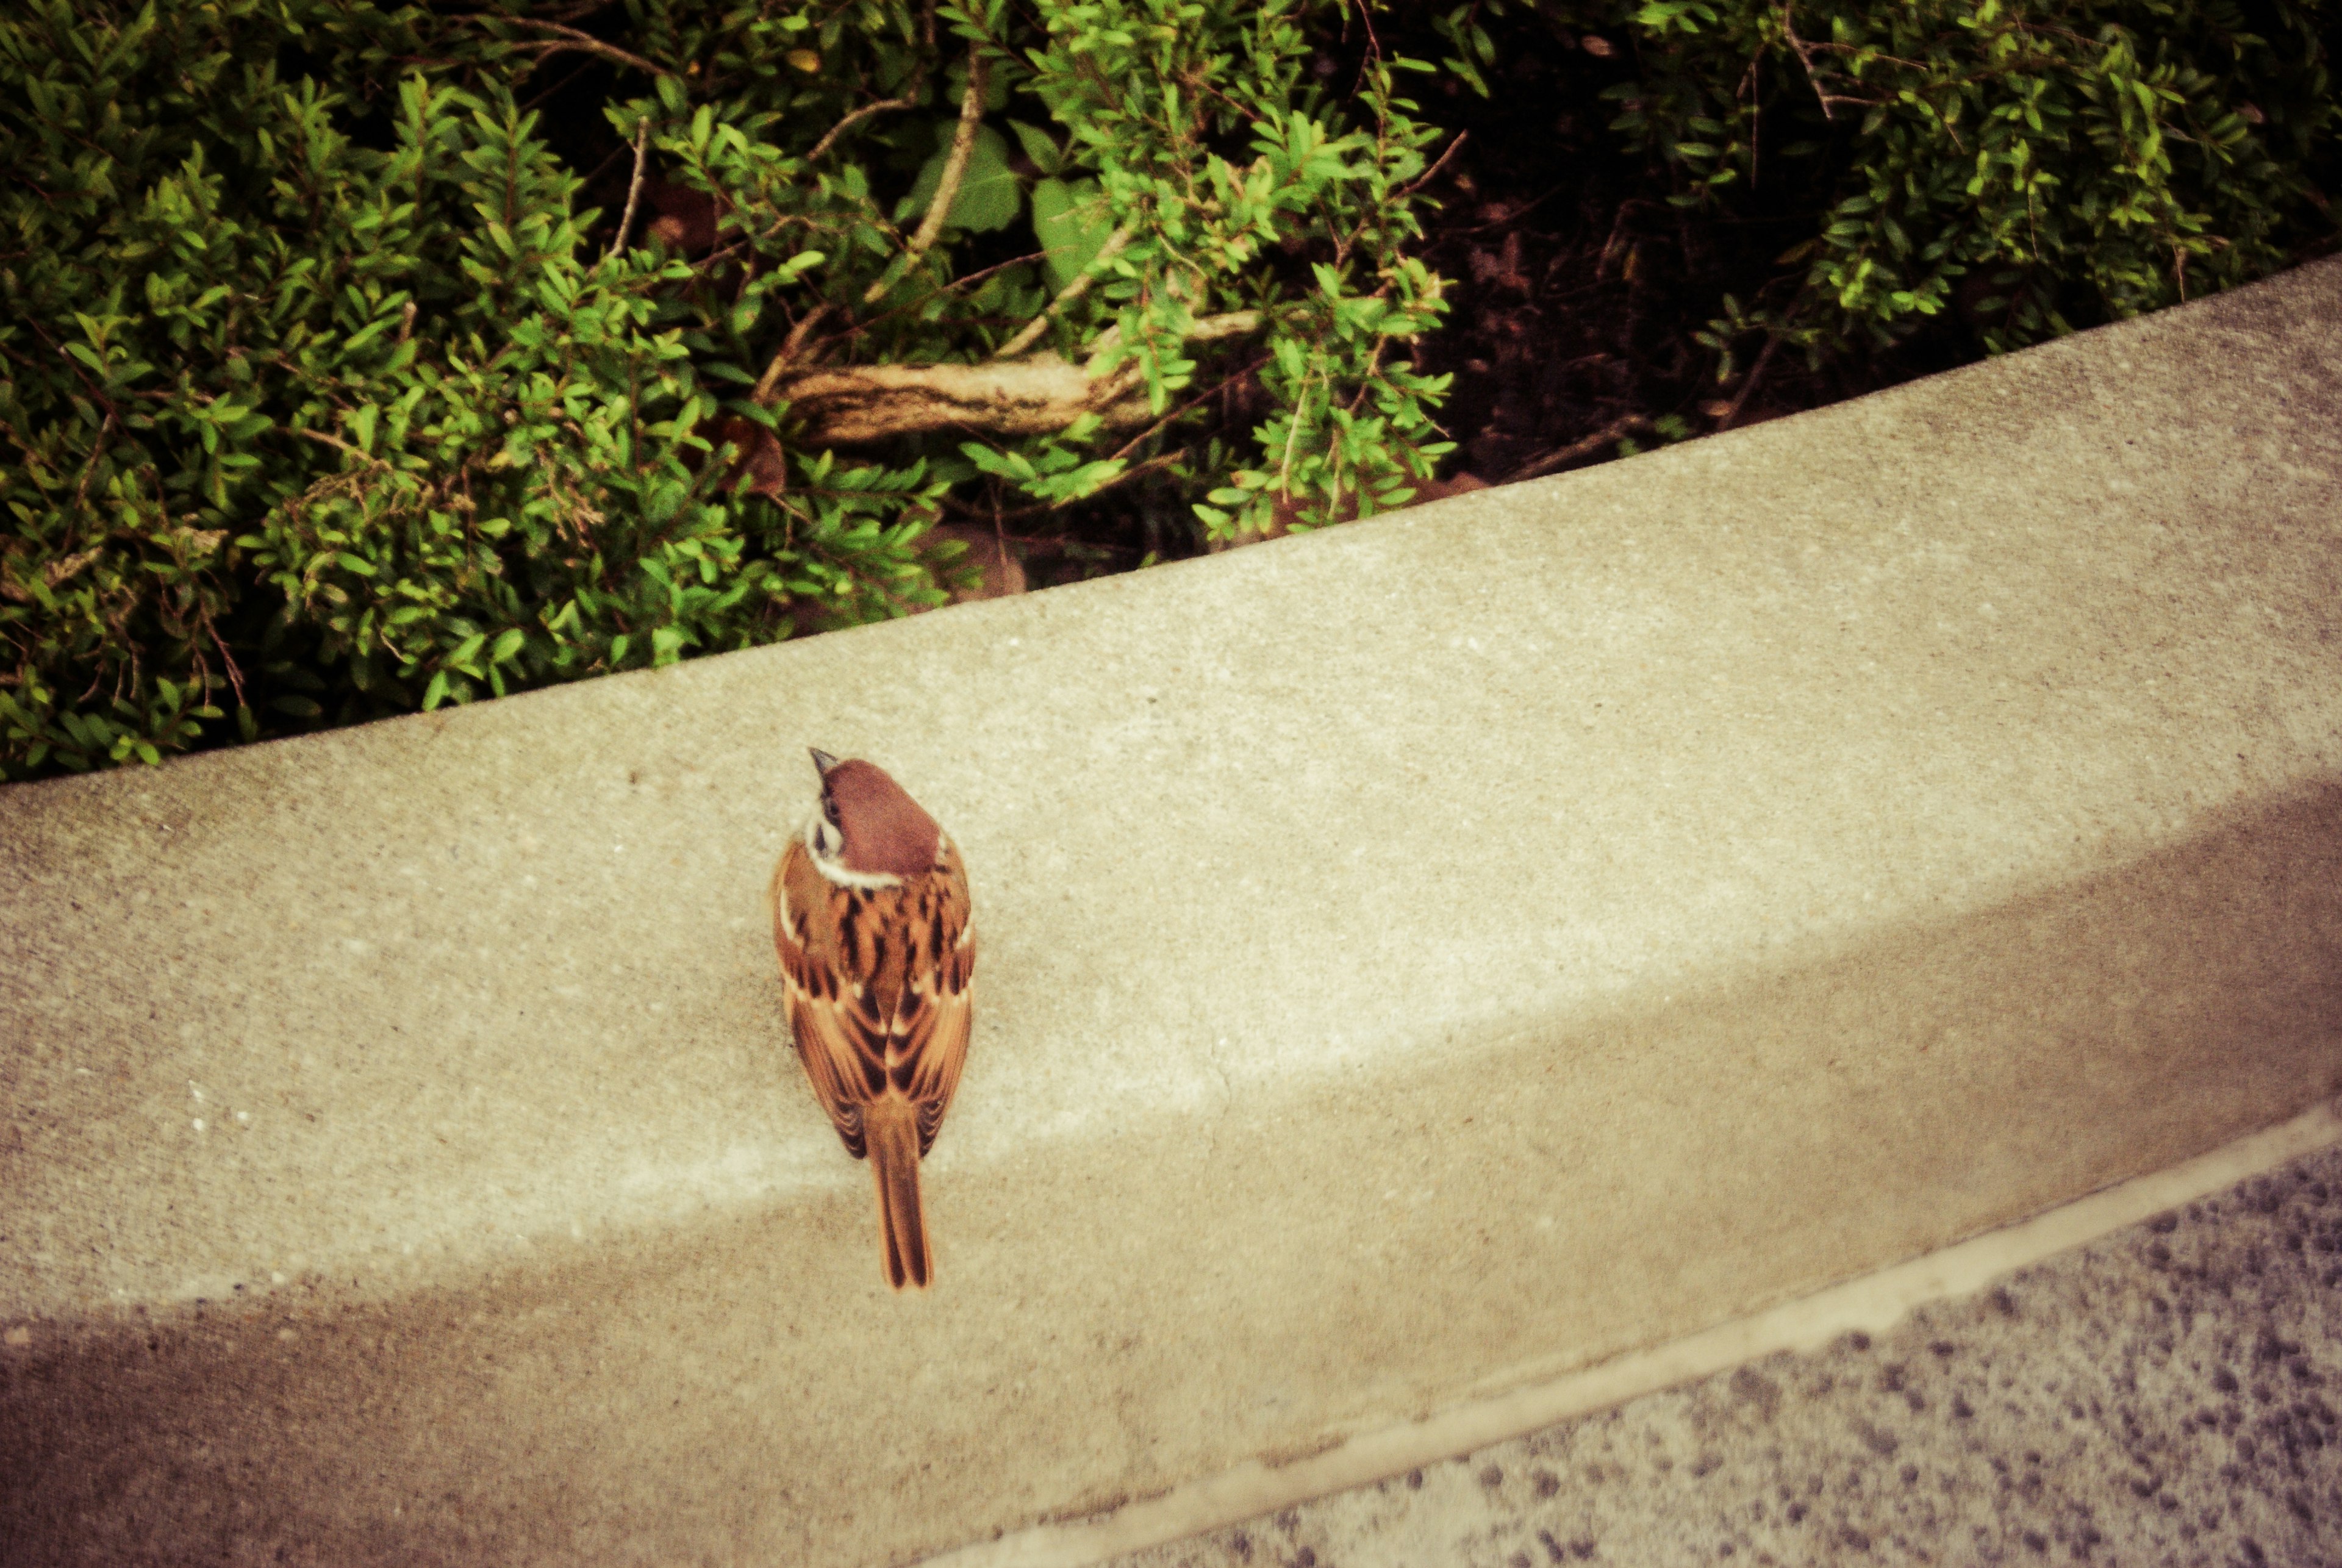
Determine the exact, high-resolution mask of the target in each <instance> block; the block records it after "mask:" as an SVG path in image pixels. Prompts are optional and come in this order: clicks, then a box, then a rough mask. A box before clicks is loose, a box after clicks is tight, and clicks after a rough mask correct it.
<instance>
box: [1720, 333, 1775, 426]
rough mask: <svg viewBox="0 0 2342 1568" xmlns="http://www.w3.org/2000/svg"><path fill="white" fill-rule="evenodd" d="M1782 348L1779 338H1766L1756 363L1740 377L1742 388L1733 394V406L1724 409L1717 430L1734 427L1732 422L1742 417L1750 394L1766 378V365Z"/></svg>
mask: <svg viewBox="0 0 2342 1568" xmlns="http://www.w3.org/2000/svg"><path fill="white" fill-rule="evenodd" d="M1780 348H1781V340H1780V339H1779V338H1777V337H1767V338H1766V340H1765V346H1764V348H1763V349H1762V350H1760V351H1759V352H1758V354H1757V363H1756V364H1754V365H1750V366H1749V367H1748V374H1747V375H1744V376H1742V377H1741V378H1740V390H1739V391H1737V392H1736V393H1734V394H1732V404H1731V406H1730V407H1728V408H1726V410H1725V411H1724V417H1723V418H1721V419H1719V420H1717V421H1716V429H1717V430H1720V431H1721V430H1729V429H1731V428H1732V422H1733V421H1734V420H1736V419H1737V418H1739V417H1740V411H1741V409H1742V408H1743V407H1745V406H1746V404H1747V402H1748V394H1750V393H1753V392H1755V391H1756V390H1757V382H1758V381H1760V380H1762V379H1763V378H1764V375H1765V367H1766V366H1767V365H1771V364H1772V363H1773V355H1776V354H1777V353H1779V352H1780Z"/></svg>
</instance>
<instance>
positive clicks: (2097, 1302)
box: [1115, 1147, 2342, 1568]
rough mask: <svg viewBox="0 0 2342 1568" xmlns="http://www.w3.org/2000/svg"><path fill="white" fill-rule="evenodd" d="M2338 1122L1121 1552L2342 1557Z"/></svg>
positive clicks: (1756, 1559)
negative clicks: (1819, 1321)
mask: <svg viewBox="0 0 2342 1568" xmlns="http://www.w3.org/2000/svg"><path fill="white" fill-rule="evenodd" d="M2337 1403H2342V1147H2328V1148H2327V1149H2325V1150H2323V1151H2321V1152H2319V1153H2317V1154H2311V1155H2307V1156H2305V1157H2302V1158H2299V1159H2297V1160H2293V1161H2290V1162H2288V1163H2287V1164H2285V1165H2284V1166H2282V1167H2280V1168H2279V1169H2277V1170H2276V1171H2273V1172H2270V1173H2268V1174H2265V1175H2260V1176H2257V1177H2255V1178H2253V1179H2251V1180H2249V1181H2246V1182H2243V1183H2238V1184H2237V1185H2235V1186H2233V1187H2231V1188H2228V1189H2227V1190H2226V1191H2225V1192H2222V1193H2219V1194H2218V1195H2217V1196H2215V1197H2211V1198H2208V1199H2207V1200H2205V1201H2202V1202H2197V1203H2187V1204H2185V1205H2184V1206H2182V1207H2179V1208H2177V1209H2174V1210H2173V1211H2171V1212H2169V1213H2164V1214H2161V1215H2158V1216H2157V1217H2155V1218H2153V1219H2151V1220H2148V1221H2147V1222H2145V1223H2140V1224H2137V1225H2134V1226H2131V1227H2129V1228H2127V1229H2126V1230H2124V1231H2122V1232H2120V1233H2117V1234H2115V1235H2113V1236H2110V1237H2107V1239H2106V1240H2104V1241H2101V1242H2098V1243H2093V1244H2091V1245H2088V1246H2085V1247H2082V1248H2079V1249H2077V1250H2075V1251H2072V1252H2069V1253H2063V1254H2061V1255H2059V1256H2057V1257H2056V1258H2054V1259H2051V1260H2049V1261H2047V1262H2043V1263H2037V1264H2035V1265H2033V1266H2031V1267H2029V1268H2027V1269H2025V1270H2023V1271H2021V1272H2019V1273H2016V1274H2014V1275H2012V1276H2010V1277H2008V1278H2007V1279H2005V1280H2002V1281H2001V1282H1999V1283H1997V1284H1996V1285H1995V1286H1994V1287H1993V1288H1992V1289H1991V1290H1989V1291H1988V1292H1987V1293H1982V1294H1978V1295H1976V1296H1972V1297H1969V1298H1967V1299H1966V1300H1962V1301H1957V1302H1942V1303H1932V1304H1929V1305H1926V1306H1923V1307H1921V1308H1920V1309H1919V1310H1918V1311H1917V1312H1916V1313H1913V1314H1912V1316H1911V1317H1910V1318H1909V1319H1908V1320H1907V1321H1906V1322H1904V1323H1900V1324H1898V1325H1897V1326H1896V1327H1895V1328H1894V1329H1893V1330H1891V1331H1890V1332H1887V1333H1882V1334H1877V1335H1874V1334H1871V1333H1864V1332H1859V1331H1857V1332H1853V1333H1847V1334H1845V1335H1843V1336H1841V1337H1840V1338H1838V1339H1837V1342H1836V1343H1833V1344H1831V1345H1830V1346H1829V1347H1828V1348H1827V1350H1824V1351H1820V1352H1817V1353H1809V1354H1797V1353H1789V1352H1782V1353H1777V1354H1775V1355H1771V1356H1767V1357H1765V1358H1763V1359H1761V1360H1754V1361H1751V1362H1749V1363H1746V1364H1745V1365H1742V1366H1740V1367H1737V1368H1736V1369H1735V1370H1732V1371H1730V1372H1719V1373H1716V1374H1714V1375H1712V1376H1709V1377H1707V1378H1705V1379H1703V1380H1701V1381H1699V1382H1697V1383H1693V1384H1691V1385H1689V1386H1686V1387H1684V1388H1680V1389H1675V1390H1671V1391H1669V1392H1666V1393H1653V1394H1650V1395H1647V1396H1646V1397H1644V1398H1641V1399H1636V1400H1633V1401H1631V1402H1629V1403H1626V1404H1623V1405H1621V1406H1619V1407H1618V1408H1616V1409H1613V1410H1609V1411H1606V1412H1604V1413H1600V1414H1596V1415H1588V1416H1586V1417H1583V1418H1581V1419H1578V1420H1576V1421H1571V1422H1568V1423H1562V1424H1557V1425H1555V1426H1552V1427H1549V1428H1547V1429H1546V1430H1544V1431H1541V1432H1537V1433H1533V1434H1531V1435H1528V1436H1526V1437H1522V1438H1519V1439H1516V1440H1515V1441H1512V1442H1509V1443H1497V1444H1495V1445H1492V1446H1490V1447H1487V1448H1484V1449H1481V1450H1479V1451H1477V1452H1476V1453H1467V1454H1464V1455H1461V1456H1459V1457H1457V1458H1455V1459H1453V1460H1450V1461H1447V1462H1446V1463H1436V1464H1427V1465H1425V1466H1422V1467H1420V1468H1416V1469H1413V1470H1410V1471H1408V1472H1406V1473H1404V1474H1401V1475H1398V1476H1395V1477H1393V1478H1392V1479H1390V1480H1388V1481H1386V1482H1383V1483H1379V1484H1376V1485H1373V1486H1367V1487H1362V1488H1359V1489H1357V1490H1355V1491H1351V1492H1346V1493H1341V1494H1339V1495H1337V1496H1334V1497H1328V1498H1325V1499H1323V1500H1321V1501H1319V1502H1316V1503H1308V1504H1306V1505H1304V1506H1301V1507H1298V1508H1292V1509H1286V1510H1283V1511H1281V1512H1279V1513H1275V1514H1273V1515H1270V1516H1267V1517H1264V1518H1260V1519H1256V1520H1251V1521H1247V1522H1246V1523H1244V1524H1243V1525H1241V1526H1236V1527H1233V1528H1229V1529H1226V1530H1222V1531H1219V1532H1217V1533H1214V1534H1212V1535H1210V1536H1208V1537H1206V1538H1204V1539H1201V1540H1196V1541H1189V1542H1183V1543H1178V1544H1176V1545H1169V1546H1162V1547H1157V1548H1155V1549H1153V1550H1150V1551H1146V1552H1139V1553H1131V1554H1129V1555H1127V1556H1123V1557H1119V1558H1116V1559H1115V1568H1265V1565H1266V1564H1292V1565H1294V1568H1407V1565H1420V1568H1532V1565H1535V1568H1559V1565H1563V1564H1574V1563H1609V1564H1614V1565H1619V1568H1625V1565H1631V1564H1638V1563H1649V1564H1655V1565H1656V1564H1665V1565H1668V1568H1674V1565H1676V1564H1684V1563H1736V1564H1740V1563H1746V1564H1750V1565H1753V1568H1776V1565H1778V1564H1827V1563H2096V1564H2098V1565H2099V1568H2120V1565H2134V1568H2195V1565H2197V1564H2202V1565H2204V1568H2213V1565H2216V1564H2217V1565H2219V1568H2227V1565H2229V1564H2235V1563H2247V1564H2249V1563H2271V1564H2280V1565H2287V1568H2318V1565H2321V1564H2330V1563H2342V1427H2337V1417H2336V1407H2337Z"/></svg>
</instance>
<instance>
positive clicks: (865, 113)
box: [805, 95, 919, 164]
mask: <svg viewBox="0 0 2342 1568" xmlns="http://www.w3.org/2000/svg"><path fill="white" fill-rule="evenodd" d="M918 106H919V100H918V99H917V98H916V97H915V96H911V95H905V96H903V97H900V98H887V99H885V100H883V101H882V102H879V103H876V104H865V105H862V107H860V108H858V109H856V110H855V111H854V113H852V114H850V115H846V118H844V119H842V120H840V121H838V122H837V124H836V125H832V126H831V127H830V128H829V131H828V133H827V134H826V135H824V136H823V137H822V139H821V140H820V141H818V142H816V143H815V144H814V145H813V151H812V152H810V153H807V154H806V155H805V161H806V163H808V164H810V163H812V162H813V161H814V160H815V159H816V158H818V157H820V156H821V155H823V154H824V153H826V152H827V151H829V149H830V148H831V146H832V145H835V144H836V141H837V138H838V137H840V136H842V135H846V132H847V131H849V130H851V129H852V128H853V127H854V126H855V125H856V123H857V122H859V121H863V120H866V119H868V118H869V117H870V116H871V115H878V114H884V113H885V112H886V111H887V110H888V109H916V108H917V107H918Z"/></svg>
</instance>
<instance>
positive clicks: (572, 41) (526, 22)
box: [472, 16, 675, 76]
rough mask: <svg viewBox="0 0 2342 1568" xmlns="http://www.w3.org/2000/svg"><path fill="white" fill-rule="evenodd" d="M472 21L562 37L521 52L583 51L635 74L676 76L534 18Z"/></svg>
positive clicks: (582, 34)
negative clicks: (628, 67)
mask: <svg viewBox="0 0 2342 1568" xmlns="http://www.w3.org/2000/svg"><path fill="white" fill-rule="evenodd" d="M472 20H473V21H475V22H510V23H512V24H514V25H516V26H521V27H541V28H543V29H544V30H545V32H547V33H558V34H559V35H561V37H562V38H563V40H565V41H564V42H561V43H552V44H523V45H518V46H519V47H521V48H524V49H535V51H537V53H538V54H539V55H557V54H562V53H565V52H566V51H569V50H583V51H584V52H585V53H586V54H588V55H601V56H602V58H604V59H605V60H615V61H616V62H617V63H618V64H619V65H632V66H633V67H634V68H635V69H636V70H637V71H643V72H646V73H648V74H649V75H654V76H672V75H675V73H674V72H672V71H669V70H667V69H666V68H665V67H663V66H659V65H652V64H651V63H650V62H649V61H648V60H646V59H644V58H643V57H642V56H641V55H629V54H627V53H626V51H625V50H624V49H621V48H619V47H618V46H617V45H616V44H605V43H604V42H602V40H601V39H599V38H596V36H594V35H593V34H591V33H586V32H581V31H580V30H578V29H577V28H575V27H565V26H563V25H561V24H560V23H558V22H540V21H538V20H537V19H536V18H535V17H534V16H474V17H473V18H472Z"/></svg>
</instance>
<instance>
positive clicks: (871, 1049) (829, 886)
mask: <svg viewBox="0 0 2342 1568" xmlns="http://www.w3.org/2000/svg"><path fill="white" fill-rule="evenodd" d="M851 898H852V890H851V889H847V888H843V887H839V886H836V884H833V883H831V882H830V881H829V880H828V879H827V878H826V877H825V876H823V875H822V874H821V873H820V872H819V871H818V870H816V868H815V866H814V864H813V857H812V856H811V855H810V854H806V847H805V844H804V843H803V842H802V841H798V840H792V841H791V842H790V844H789V847H788V848H787V849H786V851H784V852H783V854H782V855H781V862H780V864H779V865H778V866H776V867H775V868H774V871H773V891H772V902H773V948H774V951H775V952H776V954H779V957H780V961H781V988H782V990H783V991H784V992H785V993H786V995H787V998H788V1008H789V1034H791V1036H792V1037H793V1038H794V1039H795V1040H796V1048H797V1055H798V1057H799V1059H800V1060H802V1061H803V1062H804V1063H805V1070H806V1077H807V1078H808V1079H810V1080H811V1081H812V1083H813V1092H814V1097H815V1098H816V1099H817V1100H819V1101H820V1102H821V1106H822V1109H823V1110H825V1111H826V1112H828V1113H829V1120H830V1124H831V1125H833V1126H835V1127H836V1129H837V1135H838V1137H839V1139H840V1140H841V1141H843V1142H844V1143H845V1144H846V1150H847V1152H848V1153H850V1154H853V1156H854V1157H855V1158H856V1159H857V1160H858V1159H860V1158H862V1156H863V1154H864V1146H863V1130H862V1107H863V1106H864V1105H866V1104H868V1103H869V1102H870V1101H871V1100H873V1099H875V1098H876V1097H877V1095H878V1094H881V1093H883V1092H884V1090H885V1086H886V1056H887V1052H886V1031H885V1029H884V1028H883V1026H880V1025H879V1024H877V1022H876V1020H875V1019H873V1018H872V1017H870V1015H869V1014H868V1012H866V1007H867V1006H868V1003H867V1002H866V997H865V994H864V992H865V988H864V985H863V984H862V980H863V976H861V975H859V974H856V973H855V972H854V958H855V956H856V954H855V953H854V952H852V951H850V949H852V948H858V947H860V946H862V945H863V944H858V943H849V944H845V945H844V946H841V944H840V943H839V941H838V934H839V933H840V931H841V930H843V931H846V932H847V933H849V934H850V933H851V932H852V930H853V927H852V925H851V924H850V923H846V907H845V906H846V904H847V903H848V901H849V900H850V899H851ZM857 902H858V901H857Z"/></svg>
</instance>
